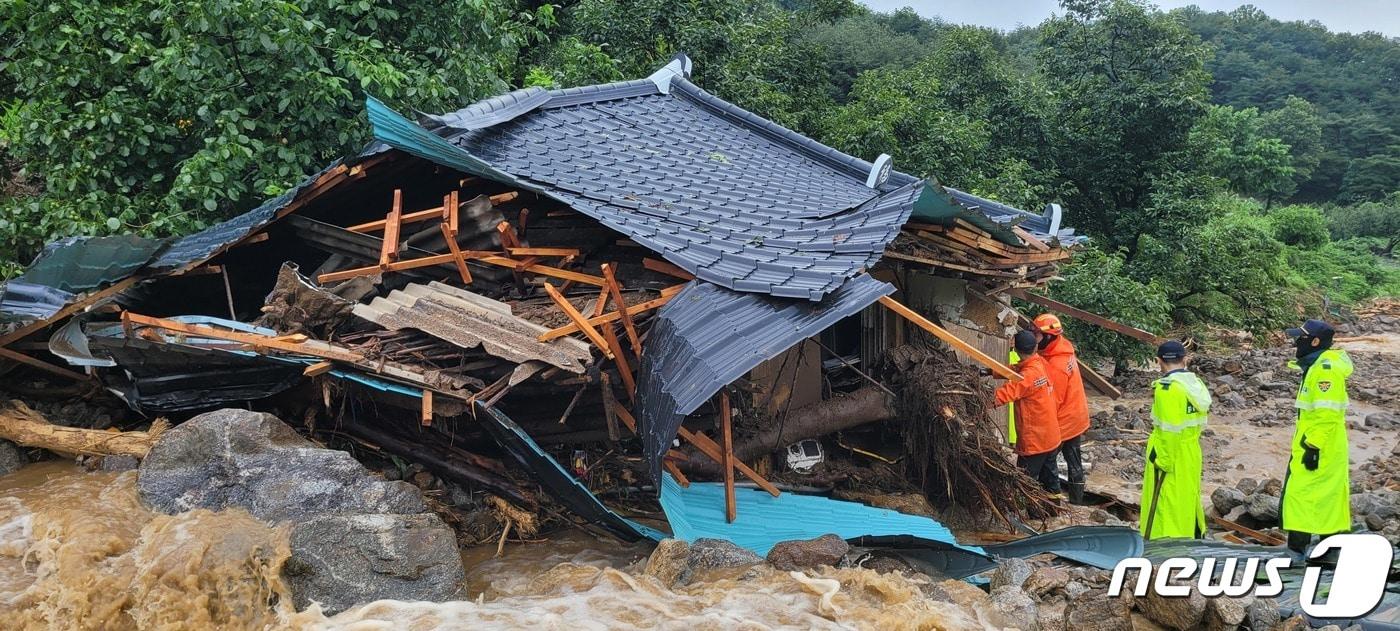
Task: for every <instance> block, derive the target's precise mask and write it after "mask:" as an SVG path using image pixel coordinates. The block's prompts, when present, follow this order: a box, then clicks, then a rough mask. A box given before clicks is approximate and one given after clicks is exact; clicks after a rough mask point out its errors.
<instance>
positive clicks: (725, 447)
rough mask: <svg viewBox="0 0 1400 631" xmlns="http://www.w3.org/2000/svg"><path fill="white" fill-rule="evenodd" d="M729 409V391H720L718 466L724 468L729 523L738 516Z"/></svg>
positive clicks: (725, 517)
mask: <svg viewBox="0 0 1400 631" xmlns="http://www.w3.org/2000/svg"><path fill="white" fill-rule="evenodd" d="M730 416H731V415H730V411H729V393H728V392H724V391H722V390H721V391H720V393H719V435H720V448H721V451H720V455H721V456H722V458H723V460H722V462H720V466H721V467H722V468H723V469H724V519H725V520H726V521H728V522H729V523H731V524H732V523H734V520H735V519H736V518H738V517H739V507H738V506H737V505H736V502H735V498H734V435H733V432H732V430H731V428H730V426H731V425H732V424H733V422H732V420H733V419H731V418H730Z"/></svg>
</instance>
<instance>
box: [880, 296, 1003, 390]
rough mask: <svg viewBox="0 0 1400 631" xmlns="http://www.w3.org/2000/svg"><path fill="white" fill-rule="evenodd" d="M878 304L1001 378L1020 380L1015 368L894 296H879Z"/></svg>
mask: <svg viewBox="0 0 1400 631" xmlns="http://www.w3.org/2000/svg"><path fill="white" fill-rule="evenodd" d="M880 304H882V305H884V306H885V307H886V308H888V309H889V310H890V311H893V312H895V313H897V314H899V315H901V316H903V317H904V318H905V319H906V320H909V321H910V322H913V323H914V324H915V325H916V326H918V327H919V328H921V329H923V330H925V331H928V332H929V333H932V334H933V336H934V337H937V338H938V339H940V340H943V341H944V342H945V343H947V344H948V345H949V346H951V347H953V348H955V349H957V350H960V351H962V352H963V353H966V354H967V356H968V357H971V358H972V359H973V360H975V361H976V362H977V363H979V364H982V365H983V366H986V367H988V368H990V369H992V372H995V373H996V374H998V375H1000V376H1002V377H1003V378H1006V379H1009V380H1011V381H1020V380H1021V374H1020V373H1018V372H1016V371H1015V370H1012V369H1011V367H1009V366H1007V365H1006V364H1003V363H1001V362H999V361H997V360H995V359H993V358H992V357H990V356H988V355H987V354H986V353H983V352H982V351H981V350H978V349H977V347H975V346H973V345H971V344H968V343H967V342H965V341H963V340H962V338H960V337H958V336H956V335H953V334H952V333H951V332H950V331H948V330H947V329H945V328H943V327H941V326H938V325H937V324H934V323H933V322H932V321H930V320H929V319H928V318H925V317H924V316H923V315H921V314H919V313H918V312H917V311H914V310H913V309H910V308H909V307H906V306H904V305H903V304H901V303H900V302H899V301H898V300H895V299H894V298H891V297H889V296H881V297H880Z"/></svg>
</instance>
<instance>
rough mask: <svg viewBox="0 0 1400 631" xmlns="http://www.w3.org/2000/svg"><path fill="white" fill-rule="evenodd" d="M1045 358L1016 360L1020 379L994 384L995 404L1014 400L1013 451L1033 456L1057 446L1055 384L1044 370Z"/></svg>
mask: <svg viewBox="0 0 1400 631" xmlns="http://www.w3.org/2000/svg"><path fill="white" fill-rule="evenodd" d="M1046 367H1047V366H1046V363H1045V358H1044V357H1041V356H1040V355H1039V354H1035V355H1031V356H1030V357H1027V358H1025V359H1022V360H1021V363H1019V364H1016V370H1017V371H1018V372H1020V373H1021V380H1020V381H1008V382H1006V383H1005V384H1002V386H1001V387H1000V388H997V393H996V396H997V405H1006V404H1007V403H1010V402H1012V401H1015V402H1016V453H1018V454H1021V455H1022V456H1034V455H1036V454H1043V453H1045V452H1047V451H1054V450H1055V449H1057V448H1059V446H1060V421H1059V417H1058V416H1057V415H1056V413H1055V387H1054V385H1052V384H1051V382H1050V377H1049V375H1046V374H1045V369H1046Z"/></svg>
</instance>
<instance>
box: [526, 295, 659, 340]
mask: <svg viewBox="0 0 1400 631" xmlns="http://www.w3.org/2000/svg"><path fill="white" fill-rule="evenodd" d="M675 295H676V294H675V293H674V292H672V293H670V294H667V293H665V292H664V291H663V292H662V296H661V297H660V298H653V299H651V300H648V301H646V302H639V303H637V304H635V305H632V306H630V307H627V309H626V311H627V315H629V316H635V315H638V314H642V313H645V312H647V311H650V310H652V309H656V308H658V307H661V306H662V305H665V304H666V303H667V302H670V301H671V298H672V297H673V296H675ZM619 311H620V310H619ZM619 311H610V312H608V313H605V314H603V315H600V316H598V317H596V318H589V319H588V324H590V325H592V326H599V325H602V324H607V323H609V322H612V321H614V320H617V319H620V318H621V317H622V316H621V315H620V313H619ZM578 332H579V326H578V325H577V324H569V325H566V326H561V327H559V328H557V329H550V330H548V331H545V332H544V333H541V334H540V337H539V340H540V341H541V342H548V341H550V340H556V339H559V338H561V337H564V336H565V335H570V334H573V333H578Z"/></svg>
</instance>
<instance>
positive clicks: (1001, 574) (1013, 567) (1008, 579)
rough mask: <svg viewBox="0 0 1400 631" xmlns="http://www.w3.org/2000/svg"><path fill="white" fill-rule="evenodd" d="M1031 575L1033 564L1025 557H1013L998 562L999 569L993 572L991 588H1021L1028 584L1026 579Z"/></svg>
mask: <svg viewBox="0 0 1400 631" xmlns="http://www.w3.org/2000/svg"><path fill="white" fill-rule="evenodd" d="M1030 577H1031V566H1030V564H1029V563H1026V560H1025V559H1021V558H1017V557H1011V558H1009V559H1006V560H1004V561H1001V562H999V563H997V569H996V570H994V571H993V572H992V580H991V588H992V589H996V588H998V587H1015V588H1017V589H1020V588H1021V586H1022V585H1025V584H1026V579H1028V578H1030Z"/></svg>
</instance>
